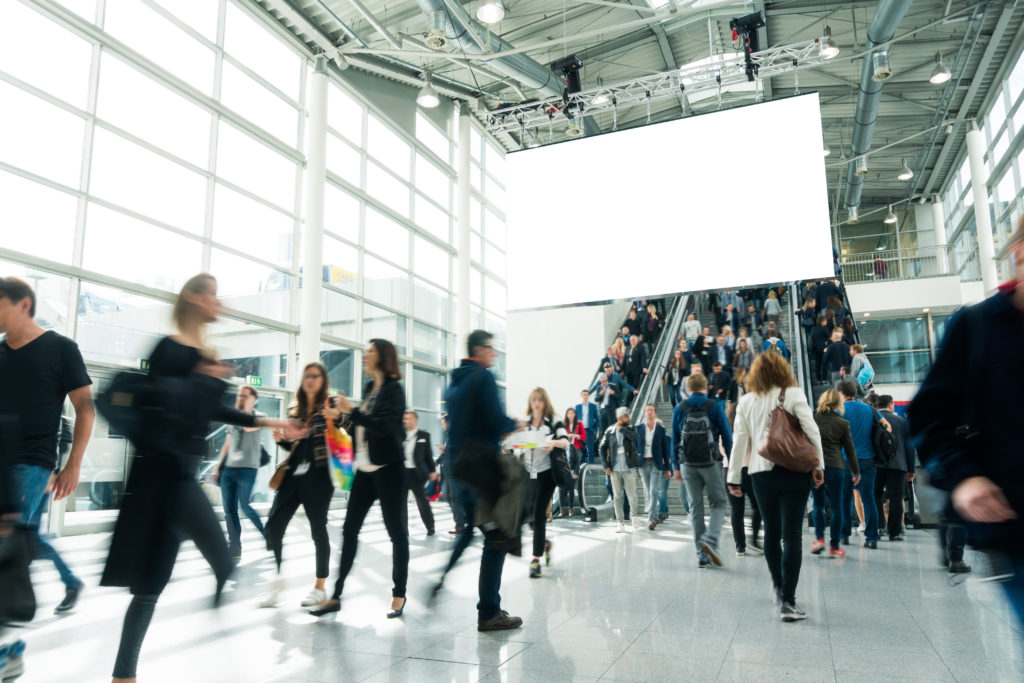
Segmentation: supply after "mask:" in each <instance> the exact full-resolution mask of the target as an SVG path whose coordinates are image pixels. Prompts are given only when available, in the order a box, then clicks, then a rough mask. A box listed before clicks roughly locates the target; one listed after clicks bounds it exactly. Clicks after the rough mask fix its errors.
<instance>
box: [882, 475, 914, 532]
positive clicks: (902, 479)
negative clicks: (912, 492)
mask: <svg viewBox="0 0 1024 683" xmlns="http://www.w3.org/2000/svg"><path fill="white" fill-rule="evenodd" d="M906 481H907V473H906V472H904V471H903V470H890V469H884V470H881V469H880V470H878V474H877V475H876V476H875V503H876V505H877V506H878V527H879V528H881V527H882V511H883V510H884V509H885V508H883V507H882V503H883V502H884V501H886V500H888V501H889V523H888V526H887V531H888V532H889V536H890V537H891V536H897V535H899V534H900V532H902V531H903V495H904V492H905V488H906Z"/></svg>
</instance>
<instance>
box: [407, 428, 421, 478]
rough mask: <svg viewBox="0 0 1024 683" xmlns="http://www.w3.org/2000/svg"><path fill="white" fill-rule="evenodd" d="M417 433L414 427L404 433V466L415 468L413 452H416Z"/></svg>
mask: <svg viewBox="0 0 1024 683" xmlns="http://www.w3.org/2000/svg"><path fill="white" fill-rule="evenodd" d="M417 434H419V430H418V429H414V430H412V431H411V432H406V433H405V444H404V445H405V466H406V467H407V468H409V469H415V468H416V459H415V457H414V456H413V454H414V453H415V452H416V435H417Z"/></svg>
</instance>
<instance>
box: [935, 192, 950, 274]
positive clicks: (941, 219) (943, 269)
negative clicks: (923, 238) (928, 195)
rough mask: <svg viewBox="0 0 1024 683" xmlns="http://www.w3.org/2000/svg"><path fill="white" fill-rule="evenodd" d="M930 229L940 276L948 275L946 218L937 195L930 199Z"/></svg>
mask: <svg viewBox="0 0 1024 683" xmlns="http://www.w3.org/2000/svg"><path fill="white" fill-rule="evenodd" d="M931 208H932V228H933V229H934V230H935V250H936V252H937V258H936V261H937V263H938V267H939V274H940V275H948V274H949V245H948V244H946V240H948V239H949V238H948V237H946V216H945V212H944V211H943V210H942V202H941V201H940V200H939V195H935V197H934V198H933V199H932V204H931Z"/></svg>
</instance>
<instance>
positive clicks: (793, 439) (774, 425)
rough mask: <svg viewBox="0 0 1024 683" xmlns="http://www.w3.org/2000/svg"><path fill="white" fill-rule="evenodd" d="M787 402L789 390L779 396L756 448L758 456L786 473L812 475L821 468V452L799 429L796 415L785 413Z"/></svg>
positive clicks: (783, 391)
mask: <svg viewBox="0 0 1024 683" xmlns="http://www.w3.org/2000/svg"><path fill="white" fill-rule="evenodd" d="M785 399H786V390H785V388H783V390H782V392H781V393H779V404H778V405H777V406H775V408H774V409H773V410H772V413H771V416H770V417H769V418H768V429H767V430H765V433H764V436H763V437H762V438H761V443H760V444H758V446H757V454H758V455H760V456H761V457H762V458H764V459H765V460H768V461H769V462H773V463H775V464H776V465H778V466H779V467H783V468H785V469H787V470H791V471H793V472H810V471H811V470H813V469H815V468H817V467H818V464H819V460H818V450H817V449H816V448H815V447H814V444H813V443H811V440H810V439H809V438H808V437H807V434H805V433H804V430H803V429H802V428H801V427H800V421H799V420H797V419H796V416H795V415H791V414H790V413H787V412H786V409H785V407H784V405H783V402H784V401H785Z"/></svg>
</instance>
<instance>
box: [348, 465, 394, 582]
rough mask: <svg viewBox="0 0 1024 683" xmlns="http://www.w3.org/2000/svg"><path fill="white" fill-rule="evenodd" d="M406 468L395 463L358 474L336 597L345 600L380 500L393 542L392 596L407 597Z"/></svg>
mask: <svg viewBox="0 0 1024 683" xmlns="http://www.w3.org/2000/svg"><path fill="white" fill-rule="evenodd" d="M405 492H406V483H405V465H404V464H403V463H393V464H391V465H385V466H384V467H381V468H380V469H379V470H374V471H373V472H363V471H361V470H357V471H356V476H355V479H353V481H352V490H351V491H350V492H349V494H348V509H347V510H346V511H345V523H344V524H343V525H342V527H341V567H340V569H339V572H338V581H337V582H336V583H335V584H334V595H333V598H334V599H335V600H338V599H340V598H341V592H342V590H343V589H344V588H345V579H346V578H348V573H349V572H350V571H352V564H353V563H354V562H355V559H356V548H357V547H358V545H359V531H360V529H362V528H363V521H364V520H365V519H366V514H367V513H368V512H369V511H370V508H371V507H372V506H373V503H374V501H377V500H379V501H380V511H381V513H383V515H384V527H385V528H386V529H387V530H388V537H389V538H390V539H391V580H392V582H393V583H394V587H393V588H392V589H391V597H394V598H404V597H405V588H406V584H407V583H408V580H409V506H408V505H407V503H406V501H407V500H408V498H407V496H406V493H405Z"/></svg>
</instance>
